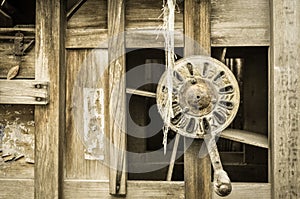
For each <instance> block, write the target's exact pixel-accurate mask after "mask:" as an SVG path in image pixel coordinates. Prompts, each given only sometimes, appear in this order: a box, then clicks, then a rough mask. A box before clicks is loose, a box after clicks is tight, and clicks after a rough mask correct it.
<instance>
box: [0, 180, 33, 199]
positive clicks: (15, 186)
mask: <svg viewBox="0 0 300 199" xmlns="http://www.w3.org/2000/svg"><path fill="white" fill-rule="evenodd" d="M0 198H11V199H17V198H28V199H31V198H32V199H33V198H34V180H33V179H0Z"/></svg>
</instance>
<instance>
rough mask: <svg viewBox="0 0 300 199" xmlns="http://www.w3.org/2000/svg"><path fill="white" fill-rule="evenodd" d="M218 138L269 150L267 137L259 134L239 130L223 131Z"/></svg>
mask: <svg viewBox="0 0 300 199" xmlns="http://www.w3.org/2000/svg"><path fill="white" fill-rule="evenodd" d="M220 137H221V138H226V139H228V140H233V141H236V142H241V143H244V144H249V145H253V146H258V147H262V148H266V149H267V148H269V141H268V136H267V135H263V134H261V133H255V132H251V131H245V130H239V129H225V130H224V131H222V133H221V136H220Z"/></svg>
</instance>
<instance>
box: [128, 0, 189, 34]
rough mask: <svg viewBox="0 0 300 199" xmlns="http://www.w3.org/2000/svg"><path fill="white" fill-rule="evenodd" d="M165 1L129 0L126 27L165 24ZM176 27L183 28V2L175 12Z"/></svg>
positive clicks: (154, 26) (148, 26)
mask: <svg viewBox="0 0 300 199" xmlns="http://www.w3.org/2000/svg"><path fill="white" fill-rule="evenodd" d="M162 6H163V1H157V0H147V1H140V0H127V1H126V10H125V19H126V28H133V29H135V28H152V29H156V28H158V27H159V26H161V25H162V24H163V18H162V17H161V18H159V16H160V15H161V14H162ZM175 28H176V29H183V3H182V2H181V3H179V4H178V7H177V10H176V13H175Z"/></svg>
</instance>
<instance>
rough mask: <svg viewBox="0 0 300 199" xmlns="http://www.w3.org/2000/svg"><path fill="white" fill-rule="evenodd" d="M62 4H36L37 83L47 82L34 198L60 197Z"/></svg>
mask: <svg viewBox="0 0 300 199" xmlns="http://www.w3.org/2000/svg"><path fill="white" fill-rule="evenodd" d="M65 3H66V2H65V1H64V0H54V1H53V0H37V1H36V56H35V57H36V62H35V66H36V68H35V78H36V80H45V81H49V82H50V84H49V93H50V95H49V98H50V100H49V104H48V105H47V106H37V107H36V108H35V122H36V133H35V138H36V139H35V170H34V172H35V186H34V187H35V193H34V194H35V198H51V199H53V198H60V197H61V194H62V186H61V185H62V180H63V151H62V146H63V144H64V132H65V91H66V90H65V87H66V85H65V83H66V82H65V80H66V71H65V47H64V38H65V29H66V27H65V24H66V19H65V17H66V14H65Z"/></svg>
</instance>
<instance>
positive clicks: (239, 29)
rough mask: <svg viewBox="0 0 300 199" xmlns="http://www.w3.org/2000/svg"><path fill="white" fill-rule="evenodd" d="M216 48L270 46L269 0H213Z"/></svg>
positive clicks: (212, 22) (212, 34)
mask: <svg viewBox="0 0 300 199" xmlns="http://www.w3.org/2000/svg"><path fill="white" fill-rule="evenodd" d="M211 3H212V10H211V37H212V40H211V42H212V46H238V45H237V44H239V46H268V45H269V43H270V28H269V27H270V26H269V23H270V19H269V18H270V17H269V14H270V13H269V10H270V9H269V8H270V7H269V0H252V1H241V0H232V1H230V2H229V1H227V0H212V1H211Z"/></svg>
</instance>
